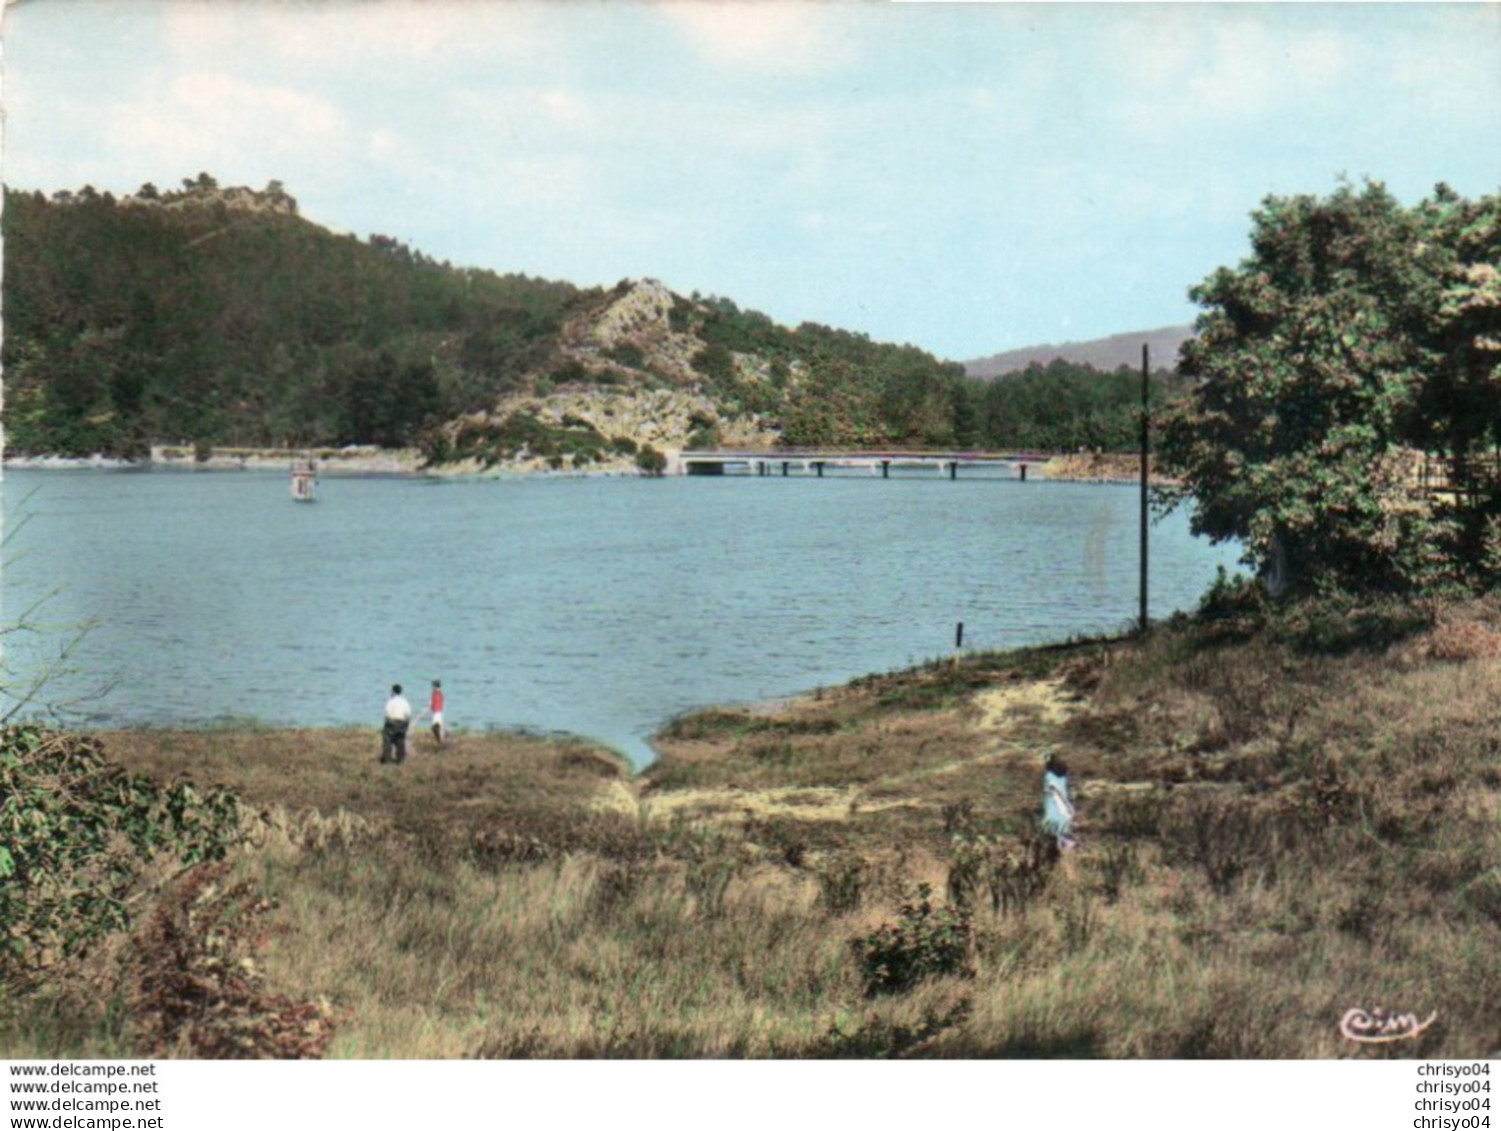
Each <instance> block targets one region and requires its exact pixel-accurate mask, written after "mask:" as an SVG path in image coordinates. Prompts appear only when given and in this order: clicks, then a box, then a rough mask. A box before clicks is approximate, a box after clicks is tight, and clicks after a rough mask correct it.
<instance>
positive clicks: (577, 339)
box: [560, 279, 703, 384]
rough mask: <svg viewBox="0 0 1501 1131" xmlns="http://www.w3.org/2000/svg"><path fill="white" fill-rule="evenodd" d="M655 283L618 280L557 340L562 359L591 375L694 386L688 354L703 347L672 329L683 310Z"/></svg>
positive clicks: (679, 301) (681, 303) (680, 302)
mask: <svg viewBox="0 0 1501 1131" xmlns="http://www.w3.org/2000/svg"><path fill="white" fill-rule="evenodd" d="M687 305H688V304H687V301H686V300H685V299H681V298H678V297H677V296H676V295H674V294H673V293H672V292H671V291H670V290H668V289H667V287H666V286H665V285H663V284H662V283H661V282H659V281H658V280H656V279H638V280H636V281H634V282H622V283H620V284H619V285H618V286H616V287H615V289H614V290H613V291H611V292H609V294H607V295H606V296H605V297H604V299H603V300H602V302H601V305H598V306H594V307H590V308H588V309H586V310H584V311H582V312H581V313H579V314H577V315H575V316H574V317H573V318H571V319H570V320H569V321H568V323H567V324H566V325H565V326H564V327H563V332H562V334H561V335H560V340H561V343H562V346H563V353H564V356H565V357H566V358H567V359H568V360H570V361H576V362H578V363H580V364H581V365H582V366H583V367H584V368H585V370H586V371H589V372H591V373H605V372H612V371H617V372H618V371H624V372H626V373H627V374H629V375H635V376H641V377H645V376H646V375H647V374H650V375H652V376H654V377H656V378H659V379H664V380H666V381H668V382H671V383H673V384H693V383H694V382H695V381H696V380H697V379H698V375H697V374H696V373H695V372H694V369H693V355H694V354H696V353H697V352H698V351H699V350H700V349H702V348H703V343H702V342H700V341H699V340H698V339H697V338H695V337H694V336H693V335H692V334H688V333H685V332H682V331H679V330H675V329H674V328H673V311H674V309H676V308H678V307H679V306H687Z"/></svg>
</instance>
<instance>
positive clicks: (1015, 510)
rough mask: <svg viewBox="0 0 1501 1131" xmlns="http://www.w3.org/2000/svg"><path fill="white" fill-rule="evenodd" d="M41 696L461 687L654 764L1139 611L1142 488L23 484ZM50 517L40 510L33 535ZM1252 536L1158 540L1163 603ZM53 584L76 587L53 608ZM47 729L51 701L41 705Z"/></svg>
mask: <svg viewBox="0 0 1501 1131" xmlns="http://www.w3.org/2000/svg"><path fill="white" fill-rule="evenodd" d="M3 488H4V502H5V522H6V528H7V532H8V536H9V544H8V546H7V548H6V569H5V573H4V606H3V615H4V617H5V619H6V623H11V622H13V621H14V620H15V619H16V618H17V617H18V616H20V614H21V613H22V611H23V610H25V609H27V608H28V607H29V606H30V605H31V604H33V603H34V602H35V601H37V600H38V599H41V598H43V597H45V598H46V599H45V600H44V601H43V603H42V605H41V606H40V608H39V611H38V613H37V614H36V617H37V619H39V620H40V621H42V622H45V623H46V625H47V626H49V627H48V630H47V631H45V632H42V633H36V634H25V635H24V636H20V635H17V634H11V635H10V636H9V637H8V638H7V640H6V645H7V648H6V658H7V663H8V667H9V669H10V672H11V677H10V678H11V680H12V686H14V685H15V681H16V679H17V678H18V677H19V678H21V679H23V680H24V679H25V678H26V677H28V676H30V675H34V674H35V673H36V672H37V671H39V670H41V668H42V667H43V666H45V665H46V664H47V663H48V661H49V658H50V659H54V660H55V659H56V656H57V653H58V651H59V649H60V648H61V647H63V645H64V644H66V643H67V642H68V641H69V640H71V639H72V638H73V636H74V635H75V633H73V632H72V631H70V627H71V626H76V625H78V624H79V623H81V622H84V621H94V622H95V624H94V626H93V627H92V628H91V630H90V631H89V632H88V633H87V634H86V635H85V636H84V637H83V639H82V640H81V641H80V642H79V645H78V648H77V650H76V652H75V653H74V654H73V655H71V656H70V657H68V659H67V660H66V661H65V662H64V663H63V664H62V667H64V668H65V669H67V670H64V671H63V672H62V673H61V674H59V675H57V676H55V677H54V678H53V679H52V680H50V681H49V682H48V684H47V685H46V686H45V688H44V689H43V692H42V694H41V697H40V701H41V703H43V704H45V705H48V706H50V707H52V708H54V709H55V711H57V712H62V713H61V714H60V716H59V717H61V718H62V719H63V721H65V722H68V723H69V724H70V725H78V726H83V725H87V726H134V725H165V724H173V725H191V726H198V725H211V724H219V723H227V722H229V723H232V722H238V721H245V720H256V721H258V722H261V723H265V724H267V725H272V726H294V725H295V726H343V725H350V724H356V725H366V726H369V727H371V730H372V752H373V751H374V749H375V739H374V737H373V735H374V731H375V728H376V727H377V725H378V723H379V719H380V714H381V707H382V704H383V703H384V701H385V698H386V695H387V692H388V690H389V688H390V685H391V684H392V683H393V682H399V683H402V684H403V685H405V687H406V689H407V693H408V696H409V698H411V699H412V701H413V704H414V706H419V707H420V706H421V705H423V704H425V702H426V693H427V688H428V685H429V682H430V681H431V680H432V679H434V678H438V679H441V680H442V681H443V687H444V690H445V692H446V693H447V696H448V710H447V718H448V721H449V723H450V725H451V726H455V727H458V728H461V729H472V730H479V729H485V728H518V729H528V730H535V731H542V732H554V731H558V732H570V733H575V734H579V735H583V736H586V737H589V738H593V739H596V740H599V741H601V742H604V743H607V744H608V745H610V746H612V747H615V748H616V749H619V750H621V751H622V752H624V753H625V754H626V755H627V756H629V757H630V758H631V760H632V761H633V762H634V763H635V764H637V765H638V766H640V765H644V764H646V763H647V762H649V761H650V760H651V759H652V758H653V756H654V755H653V753H652V751H651V748H650V746H649V744H648V738H649V736H650V735H651V734H652V733H654V732H655V731H656V730H658V729H659V728H660V727H661V725H662V724H663V723H665V722H666V721H667V720H668V719H670V718H671V717H673V716H674V715H676V714H679V713H681V712H684V711H687V710H690V709H693V708H698V707H705V706H710V705H714V704H734V703H748V702H755V701H761V700H767V699H775V698H780V697H786V696H790V695H793V694H796V693H799V692H803V691H809V690H812V689H814V688H817V687H821V686H829V685H833V684H837V683H841V682H844V681H845V680H848V679H850V678H853V677H855V676H859V675H864V674H867V673H870V672H877V671H889V670H892V669H894V668H899V667H905V666H908V665H911V664H914V663H918V662H921V661H923V660H927V659H931V658H934V657H938V656H946V655H950V654H952V651H953V644H954V630H955V625H956V623H958V622H961V621H962V622H963V623H964V626H965V631H964V645H965V649H966V650H971V649H986V650H988V649H995V648H1005V647H1011V646H1015V645H1022V644H1031V643H1040V642H1046V641H1055V640H1062V639H1065V638H1067V637H1070V636H1075V635H1081V634H1090V633H1102V632H1113V631H1118V630H1121V629H1124V628H1126V627H1128V626H1129V625H1130V624H1131V623H1132V622H1133V620H1134V618H1135V617H1136V615H1137V609H1138V595H1137V552H1138V551H1137V546H1138V537H1139V535H1138V528H1137V514H1138V510H1137V508H1138V496H1137V491H1136V488H1135V487H1134V486H1115V485H1094V484H1078V483H1055V482H1046V481H1037V480H1035V479H1034V480H1033V481H1032V482H1026V483H1021V482H1017V481H1014V480H998V479H991V478H981V477H976V478H972V479H970V480H968V481H966V480H965V479H964V478H962V477H961V478H960V479H959V480H957V481H949V480H947V479H943V478H934V479H928V478H899V477H894V478H892V479H890V480H880V479H872V478H870V477H859V478H838V477H832V478H826V479H811V478H806V479H799V478H791V479H782V478H747V477H726V478H698V477H691V478H690V477H681V478H667V479H654V480H653V479H637V478H605V477H580V478H568V477H518V478H511V479H500V480H495V479H491V480H477V479H469V480H447V479H428V478H420V477H417V478H332V477H325V478H324V480H323V482H322V483H321V484H320V486H319V500H318V501H317V502H316V503H313V504H311V505H309V504H299V503H295V502H293V501H292V499H291V497H290V492H289V489H288V483H287V479H286V477H285V476H284V475H278V474H271V473H263V472H189V471H164V470H155V471H108V470H46V471H25V470H10V471H7V472H6V473H5V476H4V484H3ZM22 520H24V521H22ZM1235 557H1236V551H1235V549H1234V548H1232V547H1223V546H1222V547H1212V546H1210V545H1208V544H1207V543H1206V542H1203V541H1202V540H1197V539H1194V538H1192V537H1191V536H1190V535H1189V533H1188V524H1187V519H1186V516H1184V515H1182V514H1175V515H1173V516H1170V517H1168V518H1167V519H1165V520H1163V521H1161V522H1158V523H1156V524H1155V525H1154V526H1153V528H1152V531H1151V563H1150V564H1151V612H1152V615H1153V616H1154V617H1161V616H1165V615H1167V614H1169V613H1171V612H1173V611H1175V610H1179V609H1190V608H1192V607H1193V606H1194V605H1195V604H1196V603H1197V601H1198V598H1199V597H1200V596H1201V595H1202V593H1203V592H1204V590H1205V589H1206V588H1207V587H1208V585H1209V584H1210V583H1211V582H1212V581H1213V579H1214V576H1215V571H1216V567H1217V566H1219V565H1222V564H1223V565H1225V566H1226V567H1227V568H1233V567H1234V561H1235ZM48 594H50V596H48ZM31 713H37V712H36V709H35V708H33V709H32V711H31Z"/></svg>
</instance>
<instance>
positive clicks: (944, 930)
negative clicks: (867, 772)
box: [850, 884, 973, 997]
mask: <svg viewBox="0 0 1501 1131" xmlns="http://www.w3.org/2000/svg"><path fill="white" fill-rule="evenodd" d="M932 895H933V889H932V888H931V887H930V886H929V885H927V884H919V885H918V887H917V900H916V902H909V903H905V904H903V905H902V909H901V913H900V915H899V921H898V922H897V923H895V924H892V923H886V924H884V925H882V926H881V927H878V928H877V929H876V930H875V931H873V932H872V933H871V934H869V935H866V936H865V937H864V938H858V939H854V940H852V941H851V943H850V946H851V948H852V949H853V950H854V952H855V958H856V960H857V961H858V962H859V964H860V976H861V978H862V979H863V981H864V983H865V996H866V997H875V996H877V995H878V994H899V993H905V992H906V991H907V990H910V989H911V988H912V987H913V986H915V985H917V984H918V983H919V982H921V981H922V980H923V979H925V978H932V977H936V976H940V975H960V976H964V977H970V976H973V971H972V970H971V969H970V967H969V949H970V941H971V937H972V931H971V928H970V920H969V914H968V913H967V912H965V911H963V910H955V909H952V908H942V909H939V910H934V908H933V904H932Z"/></svg>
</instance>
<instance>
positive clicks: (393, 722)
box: [380, 719, 407, 765]
mask: <svg viewBox="0 0 1501 1131" xmlns="http://www.w3.org/2000/svg"><path fill="white" fill-rule="evenodd" d="M406 759H407V724H406V723H405V722H401V721H398V720H397V719H387V720H386V725H385V726H384V727H383V728H382V729H381V732H380V760H381V761H382V762H395V763H397V764H398V765H399V764H401V763H402V762H405V761H406Z"/></svg>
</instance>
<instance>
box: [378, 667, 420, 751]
mask: <svg viewBox="0 0 1501 1131" xmlns="http://www.w3.org/2000/svg"><path fill="white" fill-rule="evenodd" d="M411 721H412V705H411V704H410V703H408V702H407V701H406V697H405V696H404V695H402V693H401V684H399V683H395V684H392V685H391V698H389V699H387V700H386V722H385V726H383V727H382V728H381V732H380V760H381V761H382V762H395V763H396V764H397V765H400V764H401V763H402V762H405V761H406V757H407V727H408V726H409V725H410V724H411Z"/></svg>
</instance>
